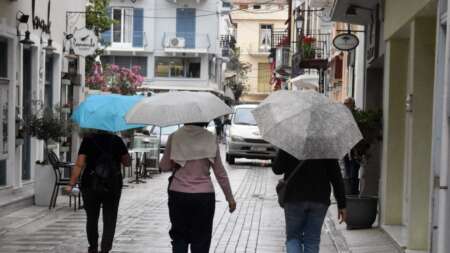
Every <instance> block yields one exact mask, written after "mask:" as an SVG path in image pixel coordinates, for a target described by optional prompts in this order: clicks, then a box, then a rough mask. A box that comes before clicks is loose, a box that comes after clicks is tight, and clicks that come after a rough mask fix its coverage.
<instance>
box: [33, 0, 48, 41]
mask: <svg viewBox="0 0 450 253" xmlns="http://www.w3.org/2000/svg"><path fill="white" fill-rule="evenodd" d="M50 5H51V4H50V0H48V4H47V22H46V21H45V20H44V19H43V18H41V17H39V16H37V15H35V13H36V0H32V1H31V13H32V16H33V20H32V23H33V28H34V29H35V30H37V29H41V30H42V31H43V32H45V33H47V34H50V28H51V25H52V23H51V22H50V9H51V8H50Z"/></svg>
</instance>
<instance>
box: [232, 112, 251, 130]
mask: <svg viewBox="0 0 450 253" xmlns="http://www.w3.org/2000/svg"><path fill="white" fill-rule="evenodd" d="M253 109H254V108H239V109H236V111H235V112H234V119H233V121H234V122H233V123H234V124H236V125H250V126H256V120H255V118H254V117H253V114H252V110H253Z"/></svg>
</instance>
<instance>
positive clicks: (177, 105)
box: [125, 91, 232, 127]
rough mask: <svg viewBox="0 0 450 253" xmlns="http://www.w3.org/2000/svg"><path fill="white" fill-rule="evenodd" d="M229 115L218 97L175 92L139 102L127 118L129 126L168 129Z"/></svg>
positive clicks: (209, 94) (206, 94)
mask: <svg viewBox="0 0 450 253" xmlns="http://www.w3.org/2000/svg"><path fill="white" fill-rule="evenodd" d="M231 112H232V110H231V108H230V107H229V106H227V105H226V104H225V103H224V102H223V101H222V100H220V99H219V98H218V97H217V96H215V95H213V94H211V93H209V92H190V91H175V92H167V93H160V94H157V95H153V96H151V97H148V98H144V99H142V100H141V101H140V102H139V103H137V104H136V105H135V106H134V107H133V108H132V109H131V110H130V111H129V112H128V113H127V115H126V117H125V118H126V121H127V122H128V123H131V124H148V125H157V126H161V127H164V126H171V125H177V124H184V123H196V122H205V123H206V122H210V121H211V120H213V119H215V118H217V117H219V116H222V115H225V114H230V113H231Z"/></svg>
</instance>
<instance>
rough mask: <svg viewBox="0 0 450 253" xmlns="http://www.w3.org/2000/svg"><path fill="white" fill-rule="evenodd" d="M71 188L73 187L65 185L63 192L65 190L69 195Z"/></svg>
mask: <svg viewBox="0 0 450 253" xmlns="http://www.w3.org/2000/svg"><path fill="white" fill-rule="evenodd" d="M72 188H73V187H72V186H71V185H67V186H66V188H65V190H66V192H68V193H71V192H72Z"/></svg>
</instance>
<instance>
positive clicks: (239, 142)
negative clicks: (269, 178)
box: [226, 104, 276, 164]
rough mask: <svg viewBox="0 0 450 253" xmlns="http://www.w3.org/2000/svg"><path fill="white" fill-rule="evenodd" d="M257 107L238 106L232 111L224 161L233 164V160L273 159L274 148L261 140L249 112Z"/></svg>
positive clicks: (250, 105) (248, 105)
mask: <svg viewBox="0 0 450 253" xmlns="http://www.w3.org/2000/svg"><path fill="white" fill-rule="evenodd" d="M256 107H257V105H254V104H246V105H238V106H235V107H234V109H233V115H232V116H231V121H229V122H228V124H229V126H228V127H227V145H226V161H227V162H228V163H229V164H234V162H235V158H252V159H273V158H275V155H276V148H275V147H274V146H273V145H272V144H270V143H268V142H267V141H265V140H263V139H262V138H261V135H260V133H259V128H258V126H257V125H256V121H255V118H253V114H252V113H251V111H252V110H253V109H255V108H256Z"/></svg>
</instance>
